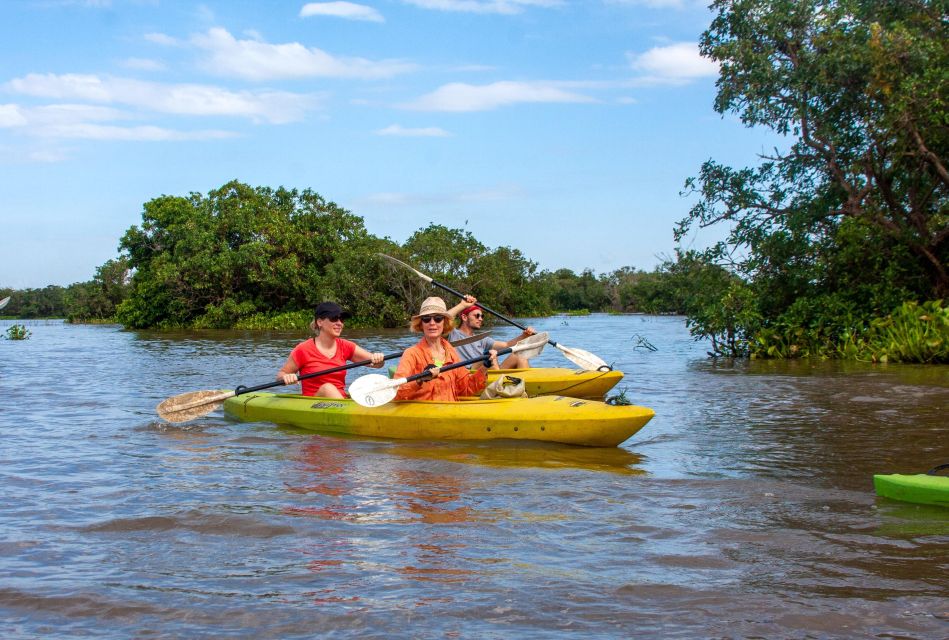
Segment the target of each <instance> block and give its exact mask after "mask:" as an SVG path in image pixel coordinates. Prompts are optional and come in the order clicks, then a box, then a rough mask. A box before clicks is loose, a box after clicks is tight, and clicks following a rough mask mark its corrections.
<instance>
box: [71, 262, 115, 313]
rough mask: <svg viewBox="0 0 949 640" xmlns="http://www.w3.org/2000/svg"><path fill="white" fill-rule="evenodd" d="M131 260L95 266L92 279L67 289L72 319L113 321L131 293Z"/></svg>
mask: <svg viewBox="0 0 949 640" xmlns="http://www.w3.org/2000/svg"><path fill="white" fill-rule="evenodd" d="M129 278H130V275H129V266H128V260H127V259H125V258H118V259H114V260H108V261H107V262H106V263H105V264H103V265H102V266H100V267H99V268H98V269H96V274H95V276H94V277H93V279H92V280H91V281H90V282H79V283H76V284H72V285H70V286H69V287H67V288H66V292H65V294H64V305H65V311H66V318H67V319H68V320H69V321H70V322H82V321H84V320H111V319H112V318H113V317H114V316H115V310H116V308H117V307H118V306H119V304H121V302H122V301H123V300H124V299H125V298H126V297H127V296H128V290H129Z"/></svg>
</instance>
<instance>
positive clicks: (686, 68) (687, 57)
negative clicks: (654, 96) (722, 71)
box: [626, 42, 718, 83]
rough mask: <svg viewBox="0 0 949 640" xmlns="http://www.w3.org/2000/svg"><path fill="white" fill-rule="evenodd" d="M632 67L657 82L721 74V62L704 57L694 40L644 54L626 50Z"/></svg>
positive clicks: (674, 81) (686, 79) (670, 81)
mask: <svg viewBox="0 0 949 640" xmlns="http://www.w3.org/2000/svg"><path fill="white" fill-rule="evenodd" d="M626 57H627V59H628V60H629V63H630V66H631V67H632V68H633V69H635V70H637V71H641V72H643V73H644V74H645V76H646V78H648V79H651V80H654V81H655V82H668V83H683V82H687V81H689V80H694V79H695V78H704V77H709V76H716V75H718V63H716V62H714V61H712V60H709V59H708V58H703V57H702V55H701V54H700V53H699V47H698V45H697V44H696V43H694V42H679V43H676V44H671V45H668V46H664V47H654V48H652V49H650V50H649V51H647V52H646V53H643V54H634V53H627V54H626Z"/></svg>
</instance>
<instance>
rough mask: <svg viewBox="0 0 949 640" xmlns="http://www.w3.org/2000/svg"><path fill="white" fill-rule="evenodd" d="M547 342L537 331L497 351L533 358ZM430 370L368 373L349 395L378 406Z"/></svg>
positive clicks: (366, 404)
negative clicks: (393, 375) (395, 374)
mask: <svg viewBox="0 0 949 640" xmlns="http://www.w3.org/2000/svg"><path fill="white" fill-rule="evenodd" d="M548 342H549V340H548V336H547V334H546V333H538V334H536V335H533V336H531V337H529V338H525V339H523V340H521V341H520V342H518V343H517V344H516V345H514V346H513V347H508V348H507V349H501V350H500V351H498V355H499V356H503V355H507V354H508V353H518V352H521V351H523V352H524V356H525V357H527V358H533V357H534V356H536V355H537V354H539V353H540V352H541V351H543V350H544V347H545V346H546V345H547V343H548ZM490 358H491V357H490V356H489V355H488V354H486V353H485V354H483V355H480V356H478V357H476V358H469V359H468V360H462V361H461V362H454V363H452V364H449V365H445V366H444V367H439V369H438V370H439V371H440V372H441V371H450V370H451V369H457V368H459V367H467V366H468V365H472V364H475V363H477V362H487V361H488V360H490ZM431 375H432V374H431V372H429V371H423V372H421V373H416V374H415V375H413V376H409V377H408V378H396V379H394V380H390V379H389V378H387V377H385V376H380V375H379V374H376V373H370V374H369V375H365V376H362V377H361V378H358V379H357V380H356V381H355V382H353V383H352V384H351V385H349V397H350V398H352V399H353V400H354V401H355V402H356V404H358V405H361V406H363V407H379V406H382V405H384V404H387V403H388V402H390V401H391V400H392V399H393V398H394V397H395V394H396V391H397V390H398V388H399V387H401V386H402V385H403V384H405V383H406V382H413V381H415V380H422V379H424V378H429V377H431Z"/></svg>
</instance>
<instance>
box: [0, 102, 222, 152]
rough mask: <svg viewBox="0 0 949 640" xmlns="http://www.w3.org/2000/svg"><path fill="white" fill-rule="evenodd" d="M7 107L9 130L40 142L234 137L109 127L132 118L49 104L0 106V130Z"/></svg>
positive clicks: (111, 111) (91, 108)
mask: <svg viewBox="0 0 949 640" xmlns="http://www.w3.org/2000/svg"><path fill="white" fill-rule="evenodd" d="M8 107H13V108H14V109H15V112H16V115H17V119H16V121H14V122H12V123H11V124H10V126H15V127H17V128H18V130H19V131H21V132H23V133H25V134H27V135H32V136H35V137H40V138H58V139H64V138H84V139H91V140H126V141H129V140H144V141H156V140H207V139H212V138H228V137H233V136H234V135H235V134H233V133H231V132H227V131H219V130H198V131H179V130H174V129H168V128H164V127H157V126H151V125H137V126H117V125H115V124H102V123H111V122H114V121H117V120H127V119H131V118H132V115H131V114H129V113H126V112H123V111H120V110H118V109H114V108H111V107H100V106H95V105H84V104H52V105H44V106H41V107H19V106H18V105H2V106H0V126H2V124H3V117H2V114H3V113H5V112H6V111H7V108H8ZM61 159H62V155H61V154H56V153H53V154H52V155H49V156H47V159H45V160H43V159H42V158H39V157H37V158H34V160H36V161H44V162H53V161H58V160H61Z"/></svg>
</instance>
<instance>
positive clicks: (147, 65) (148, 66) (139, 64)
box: [122, 58, 165, 71]
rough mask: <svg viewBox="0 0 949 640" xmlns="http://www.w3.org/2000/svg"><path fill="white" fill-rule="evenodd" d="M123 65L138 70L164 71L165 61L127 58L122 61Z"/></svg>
mask: <svg viewBox="0 0 949 640" xmlns="http://www.w3.org/2000/svg"><path fill="white" fill-rule="evenodd" d="M122 66H123V67H125V68H126V69H134V70H136V71H164V69H165V65H164V63H162V62H160V61H158V60H152V59H150V58H126V59H125V60H123V61H122Z"/></svg>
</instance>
